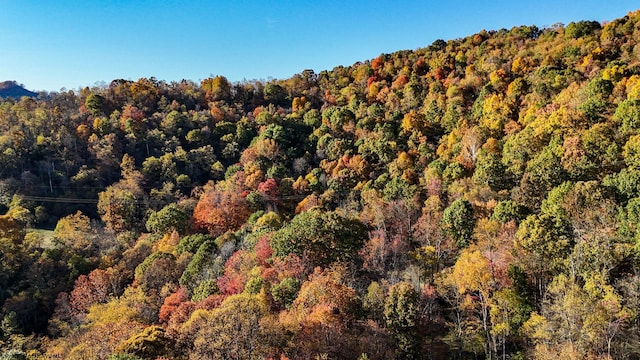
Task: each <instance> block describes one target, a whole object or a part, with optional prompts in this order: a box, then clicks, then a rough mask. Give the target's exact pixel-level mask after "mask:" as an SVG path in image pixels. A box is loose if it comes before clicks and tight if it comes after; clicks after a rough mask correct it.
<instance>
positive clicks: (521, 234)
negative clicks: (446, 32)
mask: <svg viewBox="0 0 640 360" xmlns="http://www.w3.org/2000/svg"><path fill="white" fill-rule="evenodd" d="M255 61H259V59H258V58H256V60H255ZM0 134H1V135H0V179H1V181H0V203H1V204H2V207H3V208H4V209H3V211H2V212H3V213H5V214H4V215H2V216H0V269H1V271H0V305H1V313H0V320H1V321H0V348H1V349H2V350H3V351H4V355H1V356H0V359H3V360H4V359H25V358H28V359H52V358H60V359H63V358H64V359H111V360H123V359H267V358H269V359H281V360H283V359H392V358H396V359H449V358H450V359H525V358H527V359H640V273H638V272H639V270H640V11H637V12H633V13H630V14H628V16H625V17H624V18H621V19H618V20H615V21H612V22H609V23H606V24H600V23H598V22H592V21H582V22H577V23H570V24H568V25H566V26H563V25H554V26H552V27H550V28H544V29H540V28H537V27H535V26H521V27H516V28H513V29H510V30H506V29H502V30H498V31H481V32H479V33H477V34H475V35H472V36H469V37H466V38H463V39H455V40H449V41H443V40H438V41H435V42H434V43H433V44H431V45H429V46H427V47H425V48H423V49H418V50H415V51H400V52H396V53H393V54H383V55H380V56H379V57H377V58H375V59H372V60H370V61H364V62H362V63H356V64H353V65H351V66H339V67H336V68H334V69H333V70H330V71H321V72H319V73H316V72H314V71H311V70H307V71H304V72H302V73H301V74H297V75H295V76H293V77H292V78H290V79H285V80H270V81H247V82H241V83H231V82H229V81H228V80H227V79H226V78H225V77H223V76H216V77H212V78H208V79H205V80H203V81H202V82H201V83H200V84H197V83H194V82H191V81H181V82H171V83H167V82H164V81H160V80H157V79H155V78H150V79H146V78H143V79H139V80H138V81H129V80H114V81H112V82H111V83H110V84H109V85H108V86H104V87H94V88H85V89H82V90H79V91H77V92H76V91H67V92H60V93H42V94H40V96H39V97H38V98H26V97H23V98H22V99H20V100H12V99H6V100H3V101H1V102H0ZM47 229H49V230H47Z"/></svg>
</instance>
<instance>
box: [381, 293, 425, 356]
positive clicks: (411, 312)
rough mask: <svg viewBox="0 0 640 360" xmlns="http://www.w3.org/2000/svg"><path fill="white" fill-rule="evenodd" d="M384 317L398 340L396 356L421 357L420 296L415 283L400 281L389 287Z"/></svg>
mask: <svg viewBox="0 0 640 360" xmlns="http://www.w3.org/2000/svg"><path fill="white" fill-rule="evenodd" d="M384 318H385V321H386V324H387V327H388V328H389V330H390V331H391V333H392V335H393V336H394V337H395V340H396V346H397V353H396V357H397V358H398V359H419V358H420V346H421V336H420V331H419V330H420V297H419V295H418V292H417V291H416V290H415V288H414V287H413V285H411V284H410V283H407V282H400V283H398V284H396V285H394V286H392V287H391V288H390V289H389V295H388V296H387V299H386V301H385V304H384Z"/></svg>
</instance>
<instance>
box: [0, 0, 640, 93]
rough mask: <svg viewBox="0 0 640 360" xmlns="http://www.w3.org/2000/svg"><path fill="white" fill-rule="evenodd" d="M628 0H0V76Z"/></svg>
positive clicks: (345, 54)
mask: <svg viewBox="0 0 640 360" xmlns="http://www.w3.org/2000/svg"><path fill="white" fill-rule="evenodd" d="M638 8H640V1H635V0H634V1H629V0H607V1H604V0H600V1H595V0H582V1H577V0H566V1H564V0H537V1H517V0H512V1H506V0H494V1H480V0H478V1H467V0H465V1H432V0H423V1H418V0H416V1H413V0H412V1H408V0H398V1H392V0H389V1H382V0H369V1H362V0H353V1H350V0H341V1H333V0H331V1H296V0H285V1H277V2H276V1H245V0H238V1H188V0H183V1H177V0H169V1H144V0H139V1H128V0H116V1H108V2H106V1H104V2H103V1H77V0H76V1H67V0H57V1H50V0H42V1H36V0H0V43H1V44H2V45H0V81H2V80H16V81H18V82H19V83H23V84H24V85H25V86H26V87H27V88H28V89H30V90H47V91H58V90H60V89H61V88H67V89H77V88H79V87H84V86H93V85H94V84H96V83H98V82H101V81H104V82H106V83H108V82H110V81H111V80H113V79H117V78H124V79H131V80H137V79H138V78H140V77H151V76H155V77H156V78H158V79H160V80H166V81H179V80H181V79H190V80H194V81H200V80H201V79H204V78H207V77H209V76H210V75H224V76H226V77H227V78H228V79H229V80H231V81H241V80H243V79H249V80H251V79H268V78H271V77H273V78H288V77H290V76H292V75H293V74H295V73H299V72H301V71H302V70H304V69H313V70H315V71H316V72H319V71H321V70H327V69H332V68H333V67H334V66H338V65H350V64H353V63H354V62H356V61H362V60H366V59H371V58H374V57H376V56H378V55H379V54H381V53H389V52H393V51H396V50H404V49H417V48H420V47H425V46H427V45H429V44H431V43H432V42H433V41H434V40H436V39H444V40H448V39H454V38H459V37H464V36H467V35H471V34H474V33H477V32H478V31H480V30H482V29H487V30H491V29H500V28H507V29H509V28H511V27H513V26H517V25H537V26H539V27H544V26H550V25H552V24H555V23H558V22H562V23H565V24H568V23H569V22H571V21H577V20H598V21H605V20H613V19H616V18H619V17H622V16H624V15H626V14H627V13H628V12H629V11H632V10H636V9H638Z"/></svg>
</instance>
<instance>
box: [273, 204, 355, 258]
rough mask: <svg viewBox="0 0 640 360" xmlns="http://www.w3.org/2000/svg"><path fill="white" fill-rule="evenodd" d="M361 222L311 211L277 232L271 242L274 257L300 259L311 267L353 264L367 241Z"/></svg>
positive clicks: (295, 218)
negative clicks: (296, 256)
mask: <svg viewBox="0 0 640 360" xmlns="http://www.w3.org/2000/svg"><path fill="white" fill-rule="evenodd" d="M366 236H367V235H366V228H365V226H364V224H362V223H361V222H360V221H358V220H355V219H351V218H348V217H346V216H344V215H341V214H340V213H338V212H335V211H333V212H322V211H320V210H317V209H312V210H308V211H305V212H303V213H301V214H298V215H297V216H296V217H294V218H293V219H292V220H291V222H290V223H289V224H287V225H285V226H284V227H283V228H282V229H280V230H278V231H277V232H276V233H275V234H274V235H273V238H272V240H271V247H272V248H273V251H274V255H276V256H280V257H284V256H287V255H288V254H291V253H293V254H297V255H302V256H304V257H305V258H306V259H308V260H309V261H311V263H312V264H314V265H320V266H326V265H329V264H331V263H332V262H334V261H353V260H355V259H356V256H357V253H358V250H360V248H361V247H362V245H363V244H364V240H365V239H366Z"/></svg>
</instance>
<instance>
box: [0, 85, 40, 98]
mask: <svg viewBox="0 0 640 360" xmlns="http://www.w3.org/2000/svg"><path fill="white" fill-rule="evenodd" d="M23 96H27V97H36V96H38V93H35V92H33V91H29V90H27V89H25V88H23V87H22V86H20V85H19V84H18V83H17V82H15V81H4V82H1V83H0V98H14V99H20V98H21V97H23Z"/></svg>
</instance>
